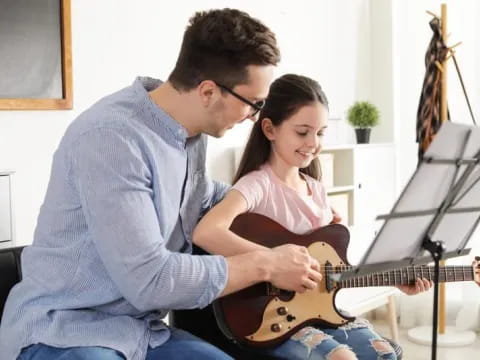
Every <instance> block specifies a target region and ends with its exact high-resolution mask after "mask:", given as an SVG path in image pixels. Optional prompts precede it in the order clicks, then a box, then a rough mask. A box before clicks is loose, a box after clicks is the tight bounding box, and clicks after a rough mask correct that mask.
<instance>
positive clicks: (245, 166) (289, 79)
mask: <svg viewBox="0 0 480 360" xmlns="http://www.w3.org/2000/svg"><path fill="white" fill-rule="evenodd" d="M316 101H319V102H320V103H321V104H323V105H324V106H326V107H327V108H328V100H327V97H326V96H325V93H324V92H323V90H322V88H321V86H320V85H319V84H318V82H316V81H315V80H313V79H310V78H308V77H306V76H301V75H295V74H287V75H283V76H282V77H280V78H278V79H276V80H275V81H274V82H273V83H272V85H271V86H270V92H269V94H268V98H267V101H266V103H265V106H264V108H263V109H262V110H261V111H260V116H259V120H258V121H257V122H255V124H254V125H253V128H252V132H251V133H250V137H249V138H248V142H247V145H246V147H245V150H244V152H243V155H242V160H241V161H240V165H239V167H238V170H237V173H236V174H235V177H234V179H233V183H236V182H237V181H238V179H240V178H241V177H242V176H244V175H246V174H248V173H249V172H251V171H255V170H258V169H259V168H260V166H261V165H263V164H264V163H265V162H267V160H268V158H269V157H270V153H271V144H270V140H268V139H267V137H266V136H265V134H264V133H263V131H262V119H264V118H269V119H270V120H271V121H272V124H273V125H274V126H279V125H280V124H281V123H282V122H283V121H285V120H286V119H288V118H289V117H291V116H292V115H293V114H295V113H296V112H297V111H298V110H300V108H302V107H303V106H307V105H310V104H312V103H314V102H316ZM300 171H301V172H303V173H305V174H307V175H309V176H311V177H313V178H315V179H317V180H319V179H320V178H321V170H320V163H319V161H318V158H315V159H314V160H313V161H312V162H311V163H310V165H309V166H308V167H306V168H303V169H300Z"/></svg>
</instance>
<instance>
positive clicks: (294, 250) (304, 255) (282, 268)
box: [268, 244, 322, 293]
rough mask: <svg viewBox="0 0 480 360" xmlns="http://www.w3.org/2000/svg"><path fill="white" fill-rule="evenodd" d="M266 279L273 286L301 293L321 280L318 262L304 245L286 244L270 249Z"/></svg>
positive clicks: (314, 286) (313, 287)
mask: <svg viewBox="0 0 480 360" xmlns="http://www.w3.org/2000/svg"><path fill="white" fill-rule="evenodd" d="M270 252H271V253H270V256H269V258H270V264H269V265H270V266H269V268H270V271H269V272H268V274H269V276H268V281H269V282H271V283H272V284H273V285H274V286H276V287H278V288H280V289H284V290H291V291H296V292H299V293H303V292H305V291H306V290H308V289H315V288H316V287H317V284H318V283H319V282H320V281H321V280H322V274H321V273H320V264H319V263H318V261H317V260H316V259H315V258H313V257H312V256H310V254H309V253H308V250H307V248H306V247H304V246H298V245H293V244H286V245H281V246H278V247H275V248H273V249H271V250H270Z"/></svg>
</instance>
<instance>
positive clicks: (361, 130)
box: [347, 101, 380, 144]
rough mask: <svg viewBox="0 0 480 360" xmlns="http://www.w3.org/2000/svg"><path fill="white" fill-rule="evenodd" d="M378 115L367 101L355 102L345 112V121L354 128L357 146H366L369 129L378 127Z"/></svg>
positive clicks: (375, 109)
mask: <svg viewBox="0 0 480 360" xmlns="http://www.w3.org/2000/svg"><path fill="white" fill-rule="evenodd" d="M379 117H380V113H379V111H378V109H377V107H376V106H375V105H373V104H372V103H369V102H368V101H357V102H355V103H354V104H353V105H352V106H350V108H349V109H348V112H347V120H348V123H349V124H350V125H352V126H353V127H354V128H355V135H356V136H357V143H358V144H368V142H369V140H370V131H371V128H372V127H374V126H377V125H378V122H379Z"/></svg>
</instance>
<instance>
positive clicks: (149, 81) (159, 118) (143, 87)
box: [133, 76, 188, 147]
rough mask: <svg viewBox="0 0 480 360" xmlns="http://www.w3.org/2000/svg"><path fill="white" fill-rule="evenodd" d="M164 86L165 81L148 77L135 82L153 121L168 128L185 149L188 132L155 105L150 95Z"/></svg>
mask: <svg viewBox="0 0 480 360" xmlns="http://www.w3.org/2000/svg"><path fill="white" fill-rule="evenodd" d="M161 84H163V81H161V80H158V79H154V78H151V77H148V76H139V77H137V78H136V79H135V81H134V82H133V87H134V88H135V90H136V92H137V93H138V94H139V95H141V97H142V99H143V101H144V105H145V107H146V108H147V109H148V110H149V111H150V113H151V115H152V118H153V121H154V122H155V123H156V125H157V126H158V125H159V124H162V125H164V126H166V127H167V128H168V129H169V130H170V132H171V133H172V135H173V136H174V137H175V138H176V139H177V141H179V145H182V146H183V147H185V145H186V142H187V139H188V132H187V129H185V128H184V127H183V126H182V125H180V123H178V122H177V121H176V120H175V119H174V118H172V117H171V116H170V115H169V114H168V113H167V112H165V111H164V110H163V109H162V108H161V107H159V106H158V105H157V104H155V103H154V102H153V101H152V99H151V98H150V96H149V95H148V92H149V91H152V90H154V89H156V88H157V87H159V86H160V85H161Z"/></svg>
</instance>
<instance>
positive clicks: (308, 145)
mask: <svg viewBox="0 0 480 360" xmlns="http://www.w3.org/2000/svg"><path fill="white" fill-rule="evenodd" d="M327 119H328V111H327V108H326V107H325V106H324V105H323V104H321V103H320V102H318V101H316V102H314V103H312V104H310V105H306V106H303V107H301V108H300V109H299V110H298V111H297V112H296V113H294V114H293V115H292V116H291V117H289V118H288V119H286V120H284V121H283V122H282V123H281V124H280V125H279V126H274V125H272V123H271V121H270V120H269V119H263V120H262V121H264V122H265V121H266V122H265V124H264V123H262V125H263V126H262V128H263V131H264V133H265V135H266V136H267V138H268V139H269V140H270V141H271V142H272V154H271V156H273V157H276V159H275V160H280V161H281V162H282V163H284V164H285V165H287V166H292V167H297V168H305V167H307V166H308V165H310V163H311V162H312V160H313V159H314V158H315V157H316V156H317V155H318V154H319V152H320V150H321V146H322V138H323V135H324V133H325V130H326V127H327Z"/></svg>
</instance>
